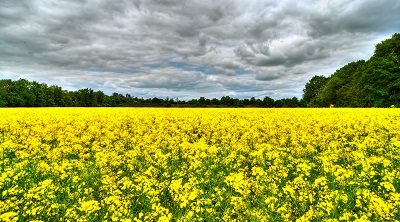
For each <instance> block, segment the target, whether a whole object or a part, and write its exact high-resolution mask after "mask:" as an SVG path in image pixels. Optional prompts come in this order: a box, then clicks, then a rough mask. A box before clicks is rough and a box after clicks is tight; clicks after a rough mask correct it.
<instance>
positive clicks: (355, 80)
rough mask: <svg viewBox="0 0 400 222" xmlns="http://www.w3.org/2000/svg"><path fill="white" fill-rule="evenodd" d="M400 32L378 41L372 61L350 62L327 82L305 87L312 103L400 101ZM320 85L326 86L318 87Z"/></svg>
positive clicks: (380, 104)
mask: <svg viewBox="0 0 400 222" xmlns="http://www.w3.org/2000/svg"><path fill="white" fill-rule="evenodd" d="M399 59H400V34H399V33H396V34H394V35H393V36H392V37H391V38H390V39H387V40H384V41H382V42H381V43H379V44H377V45H376V48H375V52H374V55H373V56H372V57H371V58H370V59H369V60H368V61H363V60H360V61H357V62H352V63H349V64H347V65H346V66H344V67H342V68H341V69H339V70H337V71H336V72H335V73H334V74H333V75H331V76H330V77H329V78H328V80H327V81H326V83H324V84H322V83H321V84H319V83H320V82H317V84H315V85H317V87H312V86H313V85H311V86H310V84H311V83H312V80H313V79H314V78H315V77H313V79H311V80H310V82H309V83H307V85H306V88H305V89H304V95H303V99H304V100H305V101H306V102H307V104H308V106H320V107H328V106H329V104H335V106H336V107H390V106H391V105H397V106H399V105H400V62H399ZM318 86H322V89H321V88H318Z"/></svg>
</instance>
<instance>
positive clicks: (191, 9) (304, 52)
mask: <svg viewBox="0 0 400 222" xmlns="http://www.w3.org/2000/svg"><path fill="white" fill-rule="evenodd" d="M399 12H400V0H382V1H373V0H354V1H344V0H306V1H294V0H283V1H272V0H271V1H268V0H267V1H258V0H250V1H238V0H224V1H215V0H213V1H211V0H204V1H195V0H116V1H106V0H87V1H81V0H68V1H66V0H58V1H52V0H41V1H31V0H20V1H13V0H3V1H1V2H0V49H1V50H0V78H2V79H3V78H11V79H18V78H27V79H28V80H31V81H33V80H35V81H39V82H46V83H48V84H56V85H60V86H62V87H63V88H65V89H68V90H76V89H79V88H87V87H88V88H89V87H90V88H92V89H94V90H102V91H104V92H106V93H108V94H110V93H112V92H118V93H129V94H131V95H133V96H139V97H154V96H158V97H165V96H169V97H170V98H180V99H191V98H198V97H200V96H205V97H208V98H214V97H216V98H220V97H221V96H226V95H229V96H232V97H237V98H249V97H253V96H254V97H259V98H262V97H264V96H270V97H272V98H275V99H280V98H287V97H290V98H291V97H293V96H297V97H298V98H301V95H302V89H303V88H304V85H305V83H306V82H307V81H308V80H309V79H310V78H311V77H312V76H313V75H326V76H327V75H330V74H332V73H333V72H334V71H335V70H337V69H338V68H340V67H341V66H343V65H345V64H347V63H349V62H351V61H355V60H359V59H368V58H369V57H370V56H371V55H372V54H373V50H374V45H375V44H377V43H379V42H380V41H382V40H383V39H385V38H388V37H390V36H391V35H392V34H393V33H396V32H399V31H400V13H399Z"/></svg>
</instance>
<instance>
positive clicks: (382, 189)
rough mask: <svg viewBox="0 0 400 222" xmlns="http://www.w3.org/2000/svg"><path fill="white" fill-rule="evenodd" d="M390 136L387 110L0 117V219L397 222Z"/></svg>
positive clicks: (397, 156) (399, 162)
mask: <svg viewBox="0 0 400 222" xmlns="http://www.w3.org/2000/svg"><path fill="white" fill-rule="evenodd" d="M399 132H400V110H398V109H174V108H171V109H162V108H137V109H135V108H40V109H0V158H1V159H0V173H1V175H0V220H1V221H9V220H14V221H17V220H19V221H33V220H42V221H68V220H69V221H103V220H107V221H157V220H158V221H170V220H172V221H176V220H178V221H193V220H194V221H196V220H206V221H221V220H225V221H233V220H236V221H248V220H250V221H294V220H299V221H308V220H329V221H339V220H352V221H354V220H358V221H363V220H376V221H382V220H400V212H399V211H400V194H399V191H400V134H399Z"/></svg>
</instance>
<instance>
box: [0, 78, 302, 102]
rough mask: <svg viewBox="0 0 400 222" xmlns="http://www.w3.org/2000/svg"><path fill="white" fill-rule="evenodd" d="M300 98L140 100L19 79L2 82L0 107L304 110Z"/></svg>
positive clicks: (155, 98)
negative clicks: (259, 108) (271, 108)
mask: <svg viewBox="0 0 400 222" xmlns="http://www.w3.org/2000/svg"><path fill="white" fill-rule="evenodd" d="M304 106H305V104H303V103H302V102H301V101H299V99H297V98H296V97H293V98H291V99H280V100H274V99H272V98H270V97H268V96H266V97H264V98H263V99H256V98H254V97H252V98H250V99H237V98H231V97H229V96H223V97H221V98H220V99H217V98H214V99H207V98H204V97H200V98H199V99H192V100H189V101H183V100H179V99H170V98H168V97H167V98H165V99H162V98H157V97H154V98H147V99H144V98H138V97H135V96H132V95H130V94H126V95H122V94H119V93H116V92H115V93H113V94H112V95H106V94H105V93H103V92H102V91H94V90H93V89H90V88H85V89H79V90H77V91H68V90H63V89H62V88H61V87H60V86H56V85H51V86H48V85H47V84H46V83H38V82H36V81H33V82H31V81H28V80H26V79H19V80H16V81H13V80H11V79H3V80H0V107H304Z"/></svg>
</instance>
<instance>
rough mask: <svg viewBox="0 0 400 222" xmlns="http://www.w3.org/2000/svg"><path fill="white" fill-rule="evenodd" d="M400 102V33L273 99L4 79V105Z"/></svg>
mask: <svg viewBox="0 0 400 222" xmlns="http://www.w3.org/2000/svg"><path fill="white" fill-rule="evenodd" d="M331 105H334V106H335V107H393V106H397V107H400V33H395V34H393V35H392V37H391V38H389V39H386V40H384V41H382V42H381V43H379V44H377V45H376V46H375V51H374V54H373V55H372V56H371V58H370V59H369V60H367V61H364V60H359V61H357V62H350V63H348V64H347V65H345V66H343V67H342V68H340V69H339V70H336V72H335V73H333V74H332V75H331V76H329V77H325V76H323V75H316V76H314V77H312V78H311V79H310V81H309V82H307V83H306V85H305V87H304V89H303V95H302V98H301V99H300V100H299V99H298V98H297V97H293V98H285V99H278V100H274V99H272V98H271V97H268V96H265V97H264V98H263V99H256V98H255V97H252V98H250V99H238V98H231V97H229V96H223V97H221V98H220V99H217V98H213V99H208V98H205V97H200V98H198V99H192V100H188V101H184V100H179V99H171V98H169V97H166V98H165V99H162V98H158V97H154V98H146V99H145V98H143V97H142V98H138V97H135V96H132V95H130V94H125V95H122V94H120V93H117V92H114V93H113V94H111V95H106V94H105V93H104V92H102V91H94V90H93V89H91V88H85V89H79V90H77V91H67V90H63V89H62V88H61V87H60V86H57V85H51V86H48V85H47V84H46V83H38V82H36V81H33V82H30V81H28V80H26V79H19V80H16V81H13V80H11V79H2V80H0V107H263V108H273V107H275V108H281V107H330V106H331Z"/></svg>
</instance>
